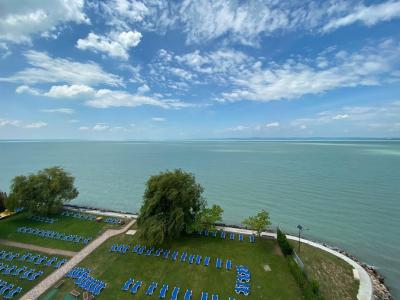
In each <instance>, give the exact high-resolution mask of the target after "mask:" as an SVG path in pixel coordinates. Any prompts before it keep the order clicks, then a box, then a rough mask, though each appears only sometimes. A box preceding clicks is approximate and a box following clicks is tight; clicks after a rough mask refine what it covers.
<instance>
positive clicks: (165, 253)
mask: <svg viewBox="0 0 400 300" xmlns="http://www.w3.org/2000/svg"><path fill="white" fill-rule="evenodd" d="M170 252H171V251H169V250H168V251H166V252H164V254H163V256H164V258H165V259H168V257H169V253H170Z"/></svg>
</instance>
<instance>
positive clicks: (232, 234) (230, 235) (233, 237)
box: [229, 232, 235, 240]
mask: <svg viewBox="0 0 400 300" xmlns="http://www.w3.org/2000/svg"><path fill="white" fill-rule="evenodd" d="M229 238H230V239H231V240H234V239H235V234H234V233H233V232H231V233H230V234H229Z"/></svg>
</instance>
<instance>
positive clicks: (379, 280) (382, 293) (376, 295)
mask: <svg viewBox="0 0 400 300" xmlns="http://www.w3.org/2000/svg"><path fill="white" fill-rule="evenodd" d="M64 208H65V209H68V210H75V211H79V212H85V213H90V214H97V215H103V216H110V217H119V218H126V219H135V218H137V217H138V214H135V213H131V212H126V211H121V210H111V209H106V208H97V207H88V206H83V205H72V204H68V205H64ZM216 225H217V227H219V228H228V229H229V228H230V229H236V230H237V231H243V232H244V231H246V233H249V232H251V231H250V230H247V229H246V228H244V227H242V226H238V225H227V224H223V223H219V224H216ZM228 231H229V230H228ZM247 231H248V232H247ZM263 236H264V237H269V238H276V233H275V232H274V231H272V230H270V231H268V232H264V233H263ZM290 238H291V239H296V237H293V236H291V237H290ZM301 240H302V242H305V243H307V244H310V245H314V246H317V247H318V246H320V247H318V248H320V249H321V250H324V251H327V250H325V249H324V248H327V249H329V250H331V251H333V252H336V253H337V254H339V255H336V254H335V253H333V254H334V255H336V256H338V257H339V258H342V257H341V256H340V255H343V256H345V257H347V258H348V259H350V260H351V261H353V262H354V263H355V264H357V265H359V266H360V267H361V268H362V269H364V270H365V271H366V273H367V274H368V276H369V278H370V280H371V283H372V292H369V293H368V291H363V293H364V294H363V295H362V296H360V294H359V295H358V299H360V300H364V299H365V300H366V299H368V298H369V299H368V300H393V297H392V295H391V293H390V291H389V289H388V287H387V286H386V285H385V282H384V277H383V276H382V275H380V274H379V272H378V271H377V270H376V268H374V267H373V266H370V265H368V264H366V263H363V262H361V261H360V260H359V259H358V258H357V257H355V256H354V255H352V254H350V253H348V252H346V251H344V250H342V249H340V248H338V247H335V246H331V245H328V244H326V243H320V242H315V241H310V240H306V239H303V238H302V239H301ZM329 250H328V252H331V251H329ZM342 259H343V258H342ZM345 261H346V262H348V263H349V261H347V260H345ZM350 264H351V263H350ZM367 295H370V296H367Z"/></svg>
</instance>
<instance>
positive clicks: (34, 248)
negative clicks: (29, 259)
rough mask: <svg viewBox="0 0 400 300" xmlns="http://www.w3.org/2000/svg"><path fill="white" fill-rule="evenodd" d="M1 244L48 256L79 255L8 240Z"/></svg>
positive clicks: (0, 241)
mask: <svg viewBox="0 0 400 300" xmlns="http://www.w3.org/2000/svg"><path fill="white" fill-rule="evenodd" d="M0 244H1V245H5V246H10V247H17V248H22V249H27V250H32V251H39V252H43V253H48V254H52V255H62V256H70V257H72V256H74V255H75V254H77V253H78V252H74V251H68V250H61V249H53V248H47V247H41V246H36V245H32V244H25V243H18V242H12V241H8V240H0Z"/></svg>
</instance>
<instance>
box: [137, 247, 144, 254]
mask: <svg viewBox="0 0 400 300" xmlns="http://www.w3.org/2000/svg"><path fill="white" fill-rule="evenodd" d="M144 250H146V247H145V246H142V247H140V248H139V250H138V251H137V254H139V255H141V254H143V252H144Z"/></svg>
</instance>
